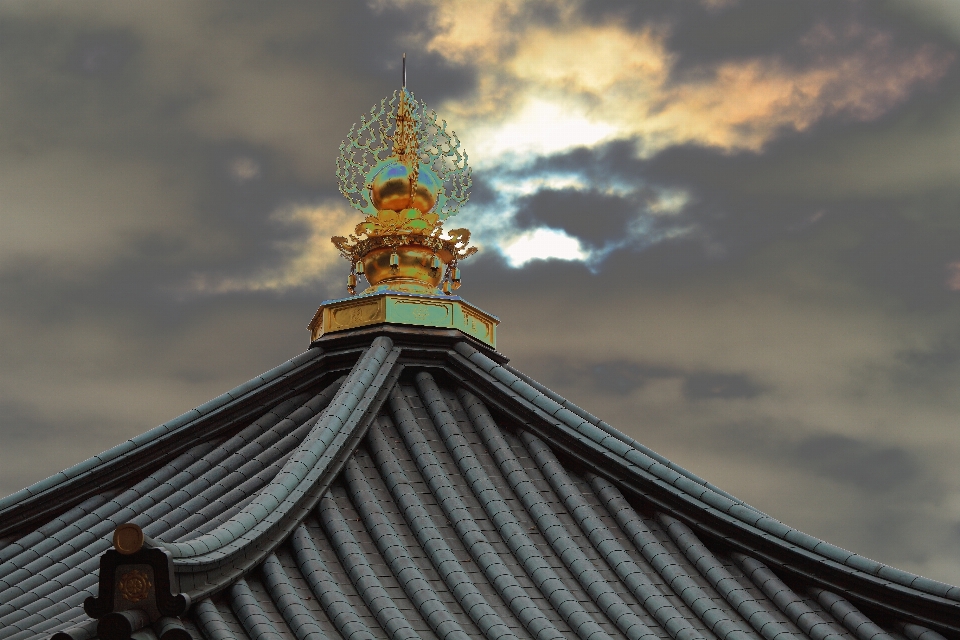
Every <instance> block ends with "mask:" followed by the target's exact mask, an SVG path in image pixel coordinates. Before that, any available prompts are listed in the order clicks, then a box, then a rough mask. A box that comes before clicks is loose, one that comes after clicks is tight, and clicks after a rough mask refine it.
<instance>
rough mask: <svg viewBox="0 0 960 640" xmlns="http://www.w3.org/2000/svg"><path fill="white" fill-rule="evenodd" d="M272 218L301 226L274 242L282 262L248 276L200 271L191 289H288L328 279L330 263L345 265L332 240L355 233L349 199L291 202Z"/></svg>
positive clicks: (274, 247)
mask: <svg viewBox="0 0 960 640" xmlns="http://www.w3.org/2000/svg"><path fill="white" fill-rule="evenodd" d="M269 220H270V221H271V222H273V223H275V224H278V225H283V226H293V227H296V228H297V229H302V230H303V231H302V232H301V233H298V234H297V235H296V236H294V237H293V238H289V239H282V240H277V241H275V242H274V246H273V249H274V251H275V253H276V254H277V255H279V256H282V263H281V264H280V265H278V266H274V267H266V268H261V269H260V270H259V271H257V272H256V273H253V274H251V275H249V276H236V275H224V276H217V275H214V274H206V273H197V274H195V275H194V276H193V277H192V278H191V281H190V284H189V290H191V291H193V292H196V293H208V294H209V293H216V294H222V293H234V292H238V291H285V290H287V289H292V288H298V287H305V286H308V285H311V284H315V283H317V282H320V281H323V280H324V279H329V277H330V271H331V267H333V266H334V265H342V260H343V259H342V258H341V256H340V254H339V253H338V252H337V250H336V248H334V246H333V244H331V242H330V238H331V237H333V236H337V235H340V236H345V235H348V234H350V233H353V231H354V227H356V225H357V215H356V211H354V210H353V209H352V208H350V207H349V206H348V205H347V204H346V203H343V202H333V203H325V204H323V205H319V206H316V205H288V206H285V207H283V208H281V209H280V210H278V211H276V212H274V213H273V214H272V215H271V216H270V217H269Z"/></svg>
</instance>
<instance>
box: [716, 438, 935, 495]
mask: <svg viewBox="0 0 960 640" xmlns="http://www.w3.org/2000/svg"><path fill="white" fill-rule="evenodd" d="M715 437H716V440H715V441H716V442H717V443H718V444H719V445H720V446H723V447H724V448H737V449H746V450H748V451H755V452H757V453H759V454H761V455H764V456H768V457H769V458H770V461H771V462H774V463H788V464H790V465H793V466H794V467H797V468H800V469H803V470H806V471H808V472H811V473H813V474H815V475H816V476H819V477H821V478H826V479H829V480H831V481H833V482H837V483H840V484H844V485H848V486H851V487H853V488H855V489H857V490H859V491H861V492H864V493H866V494H876V493H881V494H890V493H894V492H897V493H902V494H907V495H910V496H912V497H913V498H914V499H922V500H924V501H926V502H937V501H939V500H940V498H941V497H942V495H943V490H942V487H938V486H937V483H936V482H935V481H932V480H931V477H930V473H929V470H928V469H927V467H926V465H925V464H924V462H923V460H922V458H921V457H920V456H919V455H917V453H916V452H914V451H911V450H909V449H907V448H905V447H901V446H895V445H889V444H883V443H879V442H874V441H871V440H866V439H862V438H855V437H850V436H846V435H841V434H836V433H823V432H817V431H814V430H811V429H810V428H809V427H804V426H802V425H782V424H776V423H768V424H738V425H727V426H723V427H719V428H718V429H717V431H716V434H715Z"/></svg>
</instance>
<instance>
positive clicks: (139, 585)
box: [117, 569, 153, 602]
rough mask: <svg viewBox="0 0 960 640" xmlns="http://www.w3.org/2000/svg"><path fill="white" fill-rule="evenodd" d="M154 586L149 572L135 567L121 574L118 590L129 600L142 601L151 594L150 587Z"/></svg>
mask: <svg viewBox="0 0 960 640" xmlns="http://www.w3.org/2000/svg"><path fill="white" fill-rule="evenodd" d="M152 586H153V585H152V584H151V583H150V578H148V577H147V574H145V573H144V572H143V571H139V570H137V569H134V570H133V571H127V572H126V573H125V574H123V575H122V576H120V581H119V582H118V583H117V591H119V592H120V595H121V596H122V597H123V599H124V600H126V601H127V602H140V601H141V600H145V599H146V598H147V596H148V595H149V594H150V587H152Z"/></svg>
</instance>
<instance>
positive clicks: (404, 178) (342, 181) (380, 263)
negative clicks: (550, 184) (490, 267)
mask: <svg viewBox="0 0 960 640" xmlns="http://www.w3.org/2000/svg"><path fill="white" fill-rule="evenodd" d="M405 84H406V83H404V86H403V87H401V89H400V90H399V91H396V92H394V94H393V96H390V97H387V98H384V99H383V100H381V101H380V104H379V105H375V106H374V107H373V108H372V109H371V110H370V113H369V114H368V116H363V117H361V118H360V122H359V123H358V124H356V125H354V126H353V127H352V128H351V129H350V133H349V135H348V136H347V139H346V140H344V141H343V144H341V145H340V156H339V158H338V160H337V178H338V180H339V186H340V192H341V193H342V194H343V195H344V196H345V197H346V198H347V200H349V201H350V204H352V205H353V206H354V207H355V208H356V209H358V210H359V211H361V212H362V213H364V214H366V215H365V217H364V219H363V221H362V222H360V223H359V224H358V225H357V226H356V228H355V229H354V233H353V234H351V235H350V236H348V237H343V236H337V237H334V238H331V241H332V242H333V244H334V246H336V247H337V249H338V250H339V251H340V255H342V256H343V257H344V258H345V259H347V260H349V261H350V263H351V265H352V268H351V272H350V277H349V278H348V280H347V291H348V292H349V293H350V295H355V294H356V287H357V276H363V277H365V278H366V279H367V282H369V284H370V287H368V288H367V289H366V290H365V291H364V292H363V293H365V294H370V293H375V292H377V291H403V292H409V293H421V294H428V295H437V294H440V292H441V291H444V292H446V293H449V292H450V291H451V285H450V283H449V282H448V281H449V280H450V279H451V277H452V274H453V273H459V269H458V268H457V265H458V263H459V261H460V260H463V259H464V258H466V257H468V256H470V255H472V254H473V253H475V252H476V248H475V247H468V246H467V244H468V243H469V240H470V232H469V231H467V230H466V229H454V230H452V231H450V232H449V233H447V234H446V237H444V232H443V222H444V221H445V220H446V219H447V218H449V217H450V216H452V215H454V214H456V212H457V211H458V210H459V209H460V207H461V206H462V205H463V204H464V203H466V201H467V198H468V197H469V190H470V186H471V185H472V178H471V175H470V167H469V165H468V164H467V154H466V152H464V151H463V150H462V149H461V148H460V140H459V139H458V138H457V135H456V134H455V133H454V132H452V131H450V130H449V128H448V126H447V123H446V121H444V120H441V119H439V118H438V117H437V114H436V112H434V111H428V110H427V108H426V106H425V105H424V104H423V103H422V102H420V101H418V100H417V99H416V98H415V97H414V95H413V93H411V92H410V91H408V90H407V88H406V86H405ZM441 285H442V287H441ZM457 286H459V280H458V281H457V282H456V283H454V284H453V288H456V287H457Z"/></svg>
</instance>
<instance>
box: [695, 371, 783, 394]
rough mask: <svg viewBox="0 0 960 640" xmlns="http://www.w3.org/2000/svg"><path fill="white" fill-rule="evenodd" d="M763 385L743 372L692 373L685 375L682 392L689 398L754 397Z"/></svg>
mask: <svg viewBox="0 0 960 640" xmlns="http://www.w3.org/2000/svg"><path fill="white" fill-rule="evenodd" d="M763 392H764V387H763V386H762V385H759V384H757V383H756V382H754V381H753V380H751V379H750V378H749V377H748V376H745V375H743V374H730V373H694V374H690V375H688V376H687V377H686V380H684V384H683V393H684V395H686V397H687V398H689V399H691V400H709V399H714V398H717V399H724V400H728V399H733V398H743V399H749V398H756V397H757V396H759V395H760V394H761V393H763Z"/></svg>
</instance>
